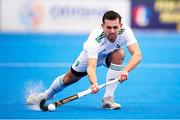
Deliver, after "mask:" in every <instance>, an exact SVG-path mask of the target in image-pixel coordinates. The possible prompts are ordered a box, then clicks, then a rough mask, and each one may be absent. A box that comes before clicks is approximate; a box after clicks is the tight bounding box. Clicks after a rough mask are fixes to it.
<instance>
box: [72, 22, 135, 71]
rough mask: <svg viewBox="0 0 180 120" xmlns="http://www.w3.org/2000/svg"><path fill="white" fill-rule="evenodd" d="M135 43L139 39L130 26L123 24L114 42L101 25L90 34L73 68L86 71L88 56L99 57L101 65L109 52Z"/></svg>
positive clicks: (98, 60)
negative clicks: (109, 39) (107, 36)
mask: <svg viewBox="0 0 180 120" xmlns="http://www.w3.org/2000/svg"><path fill="white" fill-rule="evenodd" d="M133 43H137V40H136V38H135V36H134V34H133V32H132V30H131V28H129V27H128V26H126V25H123V27H122V28H121V29H120V31H119V35H118V37H117V38H116V40H115V42H113V43H112V42H109V41H108V40H107V38H106V35H105V33H104V32H103V29H102V27H101V26H99V27H97V28H95V29H94V30H93V31H92V32H91V34H90V35H89V37H88V39H87V41H86V42H85V43H84V46H83V50H82V52H81V54H80V55H79V57H78V58H77V60H76V61H75V63H74V64H73V65H72V68H73V69H74V70H75V71H77V72H86V69H87V59H88V58H97V65H98V66H100V65H102V64H103V62H104V60H105V58H106V56H107V55H108V54H110V53H111V52H113V51H114V50H117V49H120V48H121V47H122V46H123V45H124V44H125V45H127V46H129V45H131V44H133Z"/></svg>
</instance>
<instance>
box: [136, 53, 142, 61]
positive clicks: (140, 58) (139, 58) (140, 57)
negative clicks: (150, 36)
mask: <svg viewBox="0 0 180 120" xmlns="http://www.w3.org/2000/svg"><path fill="white" fill-rule="evenodd" d="M136 60H137V61H138V62H141V60H142V54H141V52H140V51H139V52H137V53H136Z"/></svg>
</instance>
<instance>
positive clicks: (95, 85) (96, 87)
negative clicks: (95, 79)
mask: <svg viewBox="0 0 180 120" xmlns="http://www.w3.org/2000/svg"><path fill="white" fill-rule="evenodd" d="M90 89H91V91H92V93H93V94H94V93H97V92H98V91H99V87H98V84H92V85H91V86H90Z"/></svg>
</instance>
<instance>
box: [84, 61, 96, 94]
mask: <svg viewBox="0 0 180 120" xmlns="http://www.w3.org/2000/svg"><path fill="white" fill-rule="evenodd" d="M96 67H97V58H88V66H87V74H88V77H89V81H90V83H91V87H90V88H91V89H92V93H96V92H98V83H97V76H96Z"/></svg>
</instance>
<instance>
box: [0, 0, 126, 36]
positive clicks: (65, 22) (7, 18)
mask: <svg viewBox="0 0 180 120" xmlns="http://www.w3.org/2000/svg"><path fill="white" fill-rule="evenodd" d="M1 2H2V3H1V4H2V5H1V10H0V11H1V31H2V32H50V33H52V32H53V33H54V32H55V33H57V32H58V33H87V32H90V31H91V30H92V29H93V28H94V27H95V26H97V25H100V24H101V18H102V15H103V13H104V12H105V11H107V10H115V11H117V12H119V13H120V14H121V16H122V17H123V21H125V22H126V23H127V24H128V25H129V24H130V14H129V13H130V1H128V0H113V1H111V0H103V1H96V0H84V1H80V0H73V1H69V0H16V1H14V2H13V3H12V0H1ZM87 23H88V24H87Z"/></svg>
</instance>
